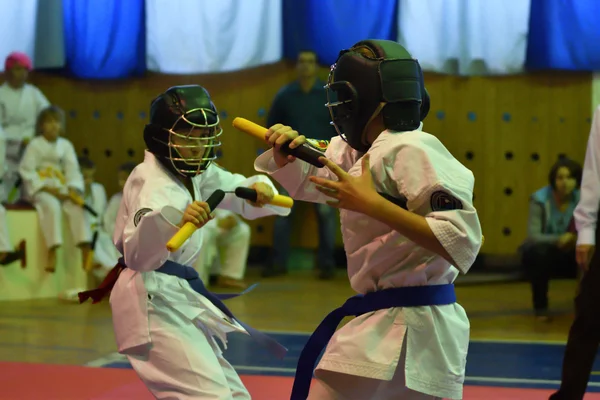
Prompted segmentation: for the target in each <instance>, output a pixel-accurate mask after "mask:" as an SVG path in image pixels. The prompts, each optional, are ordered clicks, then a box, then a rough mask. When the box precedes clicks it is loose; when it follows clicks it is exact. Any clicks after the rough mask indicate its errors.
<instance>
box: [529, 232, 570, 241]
mask: <svg viewBox="0 0 600 400" xmlns="http://www.w3.org/2000/svg"><path fill="white" fill-rule="evenodd" d="M561 236H562V235H560V234H545V233H538V234H535V235H530V236H529V238H530V239H531V241H532V242H534V243H556V242H558V239H560V237H561Z"/></svg>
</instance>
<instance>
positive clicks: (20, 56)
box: [4, 51, 32, 71]
mask: <svg viewBox="0 0 600 400" xmlns="http://www.w3.org/2000/svg"><path fill="white" fill-rule="evenodd" d="M16 65H20V66H22V67H24V68H26V69H27V70H28V71H31V69H32V65H31V58H29V56H28V55H27V54H25V53H21V52H19V51H13V52H12V53H10V54H9V55H8V57H6V60H5V61H4V70H5V71H8V70H9V69H11V68H12V67H14V66H16Z"/></svg>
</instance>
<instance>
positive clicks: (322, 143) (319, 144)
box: [306, 139, 329, 152]
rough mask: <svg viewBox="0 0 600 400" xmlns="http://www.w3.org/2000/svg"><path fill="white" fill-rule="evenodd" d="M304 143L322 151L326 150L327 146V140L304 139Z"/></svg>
mask: <svg viewBox="0 0 600 400" xmlns="http://www.w3.org/2000/svg"><path fill="white" fill-rule="evenodd" d="M306 143H308V144H309V145H310V147H312V148H315V149H317V150H320V151H323V152H324V151H325V150H327V147H328V146H329V140H317V139H306Z"/></svg>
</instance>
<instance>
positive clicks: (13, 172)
mask: <svg viewBox="0 0 600 400" xmlns="http://www.w3.org/2000/svg"><path fill="white" fill-rule="evenodd" d="M49 105H50V102H49V101H48V99H47V98H46V96H44V94H43V93H42V92H41V91H40V89H38V88H37V87H35V86H34V85H31V84H29V83H26V84H25V85H24V86H23V87H22V88H21V89H17V90H15V89H13V88H11V87H10V86H9V85H8V83H6V82H5V83H4V84H2V85H0V122H1V123H2V128H3V129H4V132H5V134H6V164H7V165H6V167H7V172H6V175H5V177H4V179H3V184H2V186H3V188H4V195H5V196H9V194H10V192H11V191H12V190H13V188H14V187H15V184H16V182H17V180H18V178H19V172H18V170H19V162H20V161H21V154H22V153H21V144H22V142H23V140H24V139H31V138H33V137H34V136H35V124H36V120H37V117H38V114H39V113H40V111H42V110H43V109H44V108H46V107H48V106H49Z"/></svg>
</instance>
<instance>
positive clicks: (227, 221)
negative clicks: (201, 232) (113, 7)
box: [202, 209, 251, 289]
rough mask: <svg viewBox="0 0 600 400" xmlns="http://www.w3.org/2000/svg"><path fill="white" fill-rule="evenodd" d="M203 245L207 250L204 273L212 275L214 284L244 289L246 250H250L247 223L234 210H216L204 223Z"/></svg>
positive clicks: (249, 233)
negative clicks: (205, 240)
mask: <svg viewBox="0 0 600 400" xmlns="http://www.w3.org/2000/svg"><path fill="white" fill-rule="evenodd" d="M205 229H208V230H209V231H208V232H207V235H206V236H207V238H206V239H207V243H206V247H208V248H209V249H210V250H212V251H210V254H208V259H207V260H206V261H207V263H206V265H203V266H202V267H203V268H205V269H207V270H206V271H204V272H205V274H207V275H209V274H210V275H211V276H216V281H215V283H216V285H217V286H219V287H222V288H237V289H245V288H246V287H247V284H246V282H244V275H245V273H246V264H247V262H248V251H249V250H250V238H251V229H250V225H248V224H247V223H246V222H244V221H243V220H242V218H240V217H239V216H237V215H236V214H235V213H233V212H231V211H229V210H224V209H216V210H215V211H214V219H213V220H211V221H210V222H209V223H208V224H206V226H205Z"/></svg>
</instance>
